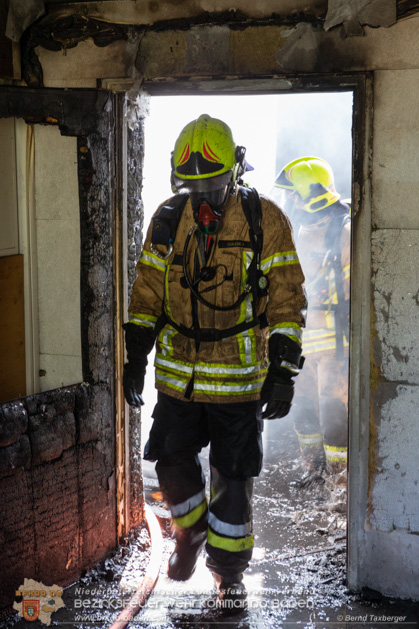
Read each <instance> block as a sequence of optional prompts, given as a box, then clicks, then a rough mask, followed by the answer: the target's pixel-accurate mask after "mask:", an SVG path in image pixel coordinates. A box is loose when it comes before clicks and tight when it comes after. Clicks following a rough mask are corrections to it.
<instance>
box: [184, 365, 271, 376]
mask: <svg viewBox="0 0 419 629" xmlns="http://www.w3.org/2000/svg"><path fill="white" fill-rule="evenodd" d="M261 371H266V369H265V367H263V366H262V363H258V364H256V365H250V366H249V367H241V366H240V365H225V364H224V365H223V364H217V363H196V365H195V373H197V374H199V373H202V374H205V375H210V374H211V375H212V374H214V375H216V376H238V377H239V378H243V377H246V376H248V375H251V374H259V373H260V372H261Z"/></svg>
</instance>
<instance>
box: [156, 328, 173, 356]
mask: <svg viewBox="0 0 419 629" xmlns="http://www.w3.org/2000/svg"><path fill="white" fill-rule="evenodd" d="M175 334H177V332H176V330H175V329H174V328H171V327H169V328H167V327H165V328H163V330H162V331H161V332H160V334H159V349H160V351H161V355H162V356H171V355H172V354H173V344H172V338H173V337H174V336H175Z"/></svg>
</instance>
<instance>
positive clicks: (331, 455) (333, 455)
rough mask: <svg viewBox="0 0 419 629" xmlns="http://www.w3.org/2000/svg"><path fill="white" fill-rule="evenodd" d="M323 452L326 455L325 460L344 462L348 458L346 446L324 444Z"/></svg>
mask: <svg viewBox="0 0 419 629" xmlns="http://www.w3.org/2000/svg"><path fill="white" fill-rule="evenodd" d="M324 453H325V455H326V461H333V462H335V461H342V462H346V461H347V460H348V449H347V448H338V447H336V446H328V445H326V444H325V446H324Z"/></svg>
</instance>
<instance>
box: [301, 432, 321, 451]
mask: <svg viewBox="0 0 419 629" xmlns="http://www.w3.org/2000/svg"><path fill="white" fill-rule="evenodd" d="M296 432H297V431H296ZM297 437H298V443H299V444H300V446H302V447H304V448H312V447H313V446H318V445H320V444H322V443H323V435H322V434H321V433H319V432H317V433H315V434H313V435H303V434H301V433H299V432H297Z"/></svg>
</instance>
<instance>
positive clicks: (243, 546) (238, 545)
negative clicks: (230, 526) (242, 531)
mask: <svg viewBox="0 0 419 629" xmlns="http://www.w3.org/2000/svg"><path fill="white" fill-rule="evenodd" d="M207 543H208V544H209V545H210V546H214V548H222V549H224V550H229V551H230V552H233V553H237V552H240V551H241V550H247V549H248V548H253V546H254V545H255V540H254V537H253V535H249V536H248V537H240V538H238V539H232V538H230V537H221V535H217V534H216V533H214V531H211V529H209V530H208V536H207Z"/></svg>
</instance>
